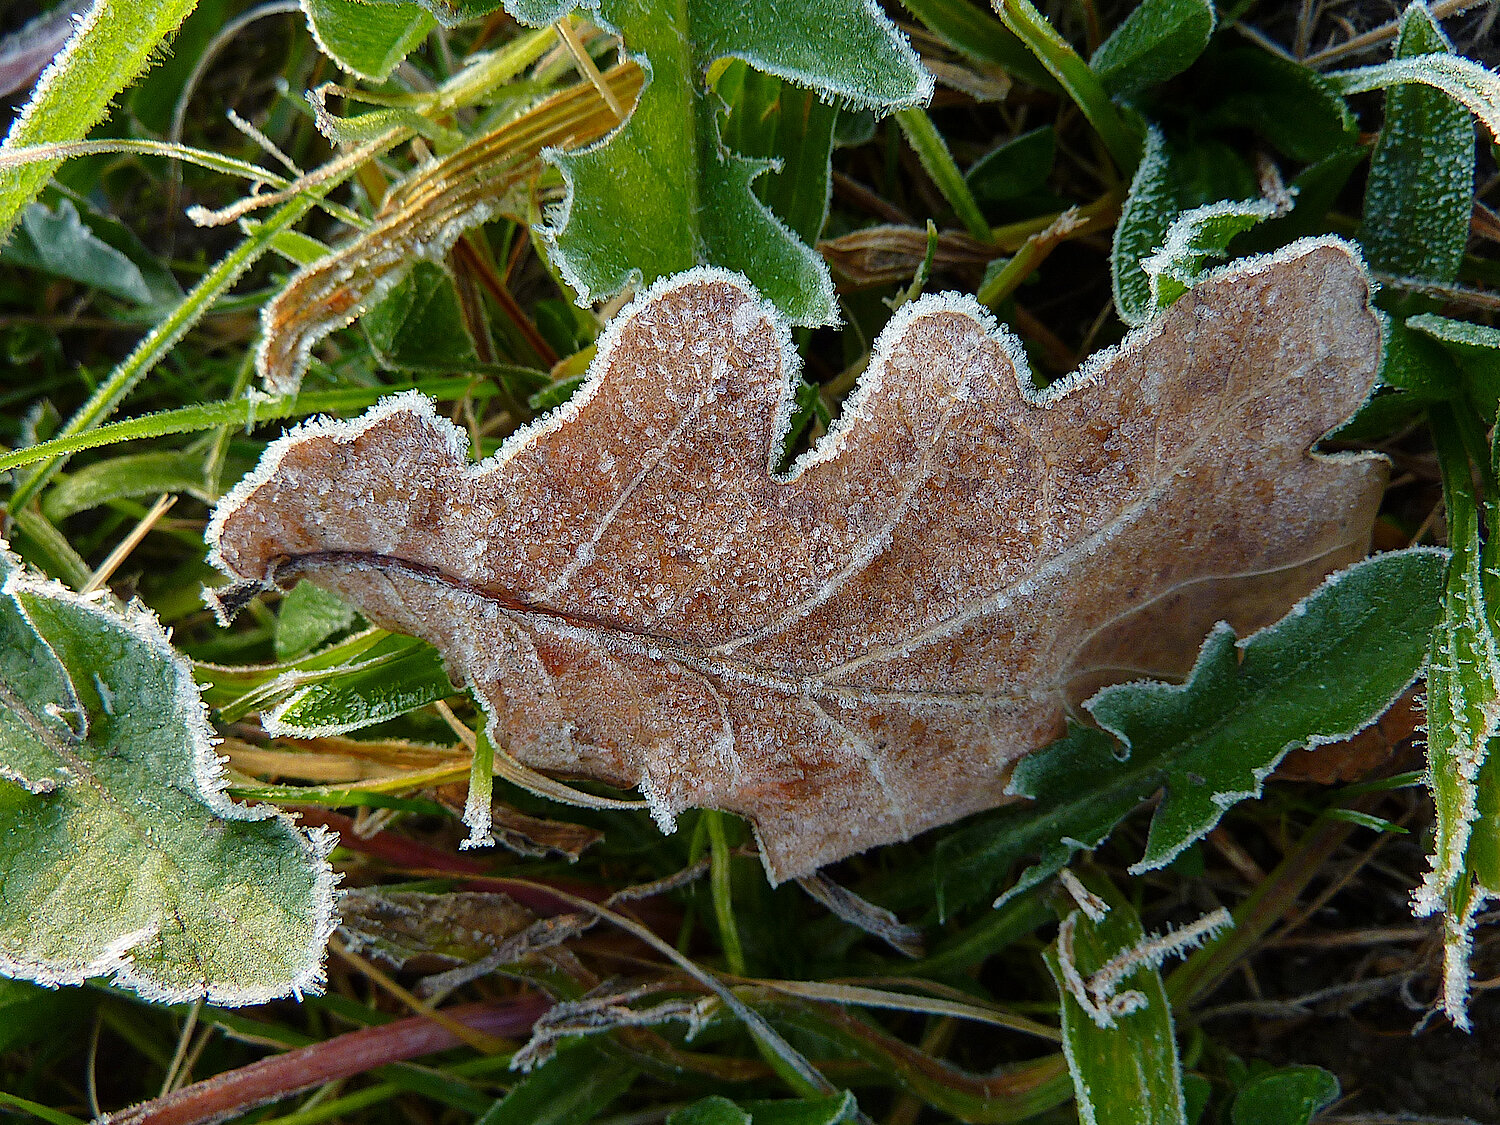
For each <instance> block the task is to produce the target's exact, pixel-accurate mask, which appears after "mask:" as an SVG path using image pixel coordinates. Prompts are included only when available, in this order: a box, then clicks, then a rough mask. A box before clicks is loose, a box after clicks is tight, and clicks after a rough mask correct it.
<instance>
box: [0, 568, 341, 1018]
mask: <svg viewBox="0 0 1500 1125" xmlns="http://www.w3.org/2000/svg"><path fill="white" fill-rule="evenodd" d="M214 741H215V740H214V735H213V731H212V729H211V728H210V727H209V725H208V721H207V719H206V717H205V709H204V706H203V701H202V698H201V697H200V695H199V692H198V687H197V685H196V684H195V683H194V682H193V676H192V670H191V669H190V668H189V666H188V664H187V662H186V661H185V660H184V659H183V658H182V657H181V656H179V655H178V654H177V653H176V652H175V651H174V650H173V648H172V646H171V644H170V642H169V640H168V637H167V634H166V631H165V630H164V629H162V627H161V625H160V624H159V623H158V622H157V620H156V618H155V616H154V615H153V614H151V613H150V612H149V611H148V610H146V609H144V608H143V607H141V606H139V605H131V606H128V607H126V608H125V609H124V610H123V611H122V610H120V609H118V608H116V607H115V605H113V604H112V603H111V602H110V601H108V599H107V598H105V597H102V596H91V597H81V596H79V595H78V594H75V593H73V592H72V591H71V590H68V589H67V588H65V587H63V586H61V585H59V584H58V583H56V582H52V581H50V580H48V579H45V578H41V577H39V576H37V575H35V574H32V573H30V572H28V571H26V570H25V569H24V568H23V567H22V566H21V565H20V561H19V560H18V559H17V558H16V557H15V556H14V555H12V554H11V553H10V552H9V551H8V550H7V549H6V547H5V544H4V542H3V541H0V779H3V780H0V872H3V876H0V889H3V894H0V974H4V975H6V976H13V977H22V978H27V979H30V980H35V981H37V982H39V983H41V984H45V985H59V984H78V983H81V982H82V981H83V980H84V979H85V978H86V977H91V976H103V975H112V976H113V977H114V979H115V981H116V982H117V983H119V984H121V985H124V986H126V987H128V988H132V989H134V990H135V991H136V992H138V993H140V994H141V995H142V996H144V997H145V998H146V999H148V1000H158V1001H166V1002H179V1001H184V1000H192V999H198V998H202V999H207V1000H208V1001H209V1002H211V1003H215V1004H230V1005H233V1004H256V1003H261V1002H264V1001H266V1000H271V999H274V998H276V997H278V996H285V995H288V994H291V993H297V994H300V993H302V992H306V991H317V990H318V989H319V987H320V986H321V984H322V980H323V947H324V945H325V944H326V942H327V940H328V935H329V934H330V933H331V932H332V930H333V926H334V921H335V920H334V917H333V906H334V901H333V899H334V881H335V876H334V873H333V869H332V868H331V867H330V866H329V864H328V860H327V856H328V853H329V851H331V850H332V848H333V844H334V841H335V839H336V837H333V836H331V835H329V834H328V833H327V832H325V831H324V830H322V829H314V830H313V831H311V832H303V831H301V830H299V829H298V828H297V827H296V825H295V824H293V822H292V820H291V818H290V817H288V816H286V815H284V814H282V813H280V812H278V811H277V810H275V809H274V808H272V807H271V806H269V805H242V804H238V803H236V802H234V801H232V800H230V799H229V797H228V796H227V795H226V794H225V792H224V785H225V780H224V768H223V763H222V761H221V759H220V758H219V757H218V755H217V754H215V752H214V748H213V746H214Z"/></svg>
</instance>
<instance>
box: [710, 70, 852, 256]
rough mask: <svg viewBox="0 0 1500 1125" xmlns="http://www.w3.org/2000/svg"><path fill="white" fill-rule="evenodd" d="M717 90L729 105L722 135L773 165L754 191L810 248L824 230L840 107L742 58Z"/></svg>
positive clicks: (744, 151) (739, 149) (732, 144)
mask: <svg viewBox="0 0 1500 1125" xmlns="http://www.w3.org/2000/svg"><path fill="white" fill-rule="evenodd" d="M714 89H715V90H716V91H717V92H718V94H719V96H720V97H722V98H723V99H724V101H725V102H726V103H727V104H728V106H729V114H728V116H727V117H726V118H724V120H723V123H722V125H721V128H720V134H721V136H722V139H723V141H724V143H725V144H726V145H728V146H729V148H730V149H731V150H733V151H734V152H737V153H739V154H740V155H742V156H747V157H750V158H751V159H755V160H769V161H773V162H774V164H775V166H774V167H772V168H771V169H770V170H769V171H767V172H766V173H765V174H764V175H762V176H760V177H758V178H757V179H756V181H755V194H756V196H757V197H758V198H759V199H760V201H761V202H762V203H764V204H765V205H766V206H767V207H769V208H770V209H771V212H772V214H774V215H775V216H776V217H777V218H778V219H780V220H781V221H782V222H783V223H785V224H786V225H787V227H789V228H790V229H791V232H792V233H793V234H795V235H796V236H797V237H798V238H800V239H801V240H802V241H803V242H805V243H807V244H808V245H809V246H811V245H812V244H813V243H815V242H817V240H818V236H819V235H820V234H822V233H823V224H824V223H825V222H826V221H827V219H828V203H829V198H830V193H831V190H832V186H833V174H832V173H833V170H832V167H831V166H830V164H829V157H830V155H831V154H832V152H833V128H834V124H835V122H836V121H837V120H838V116H839V111H838V108H837V107H836V106H834V105H832V104H831V103H829V102H826V101H824V100H823V99H822V98H820V97H818V95H817V94H816V93H815V92H813V91H812V90H808V89H803V88H801V87H798V86H794V85H792V84H791V83H790V82H787V81H784V80H783V79H780V78H774V77H772V76H771V75H769V74H762V73H761V72H760V71H758V70H754V69H752V68H751V67H749V66H748V65H746V64H745V63H743V62H741V61H739V60H738V59H735V60H733V61H732V62H731V63H730V64H729V66H728V67H726V68H725V71H724V73H723V75H722V76H721V77H720V78H719V81H718V82H717V83H716V84H715V86H714Z"/></svg>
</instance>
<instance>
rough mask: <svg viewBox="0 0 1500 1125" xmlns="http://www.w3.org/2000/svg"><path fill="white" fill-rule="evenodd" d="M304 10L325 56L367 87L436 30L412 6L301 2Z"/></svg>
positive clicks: (359, 0)
mask: <svg viewBox="0 0 1500 1125" xmlns="http://www.w3.org/2000/svg"><path fill="white" fill-rule="evenodd" d="M302 7H303V10H304V11H305V12H306V13H307V27H308V30H309V31H311V32H312V36H313V39H314V40H316V41H317V44H318V46H319V47H320V48H321V49H322V51H323V53H324V54H325V55H327V56H328V57H329V58H331V59H332V60H333V61H334V62H336V63H338V64H339V66H341V67H343V68H344V69H345V70H347V71H348V72H349V73H350V74H353V75H355V76H356V77H359V78H363V79H364V80H365V81H367V82H383V81H384V80H385V79H386V78H387V77H389V75H390V73H391V71H393V70H395V69H396V67H397V66H399V65H400V63H401V60H402V59H404V58H406V56H407V54H408V53H410V52H411V50H412V49H413V48H415V47H416V46H417V44H419V43H420V42H422V40H423V39H425V38H426V37H427V33H428V32H429V31H431V30H432V29H433V27H435V26H436V23H435V21H434V20H433V18H432V16H431V15H429V14H428V13H427V12H426V11H424V10H423V9H422V8H420V7H418V6H417V5H416V4H370V3H366V2H365V0H303V5H302Z"/></svg>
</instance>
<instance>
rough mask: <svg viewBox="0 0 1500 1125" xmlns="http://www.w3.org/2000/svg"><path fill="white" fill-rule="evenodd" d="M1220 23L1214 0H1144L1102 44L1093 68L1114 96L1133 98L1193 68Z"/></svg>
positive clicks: (1090, 65) (1091, 63) (1090, 62)
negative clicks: (1133, 95)
mask: <svg viewBox="0 0 1500 1125" xmlns="http://www.w3.org/2000/svg"><path fill="white" fill-rule="evenodd" d="M1217 22H1218V15H1217V13H1216V12H1215V11H1214V6H1213V2H1212V0H1142V3H1141V4H1140V5H1139V6H1138V7H1137V8H1136V9H1135V10H1134V11H1133V12H1131V13H1130V15H1128V16H1126V17H1125V21H1124V22H1123V23H1121V24H1120V26H1119V27H1117V28H1115V30H1114V31H1113V32H1112V33H1111V34H1110V37H1109V38H1108V39H1106V40H1105V41H1104V42H1103V43H1101V44H1100V45H1099V49H1098V50H1097V51H1095V52H1094V55H1093V57H1092V58H1091V59H1089V67H1090V68H1091V69H1092V70H1093V72H1094V73H1095V74H1097V75H1098V76H1099V81H1100V82H1101V83H1103V84H1104V88H1105V90H1107V91H1108V92H1109V95H1110V97H1113V98H1124V97H1129V96H1130V95H1131V94H1137V93H1140V91H1142V90H1144V89H1146V88H1147V87H1148V86H1155V85H1157V84H1159V83H1162V82H1165V81H1166V80H1167V79H1168V78H1172V77H1174V76H1176V75H1178V74H1181V73H1182V72H1183V71H1184V70H1186V69H1187V68H1188V67H1190V66H1192V65H1193V61H1194V60H1195V59H1197V57H1198V56H1199V55H1201V54H1202V53H1203V48H1205V47H1206V46H1208V40H1209V37H1210V36H1211V35H1213V32H1214V25H1215V24H1216V23H1217Z"/></svg>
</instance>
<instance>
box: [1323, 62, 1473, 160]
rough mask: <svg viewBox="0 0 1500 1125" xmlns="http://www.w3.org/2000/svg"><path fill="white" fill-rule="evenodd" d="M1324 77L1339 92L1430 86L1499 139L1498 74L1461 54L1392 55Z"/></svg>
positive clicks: (1348, 92)
mask: <svg viewBox="0 0 1500 1125" xmlns="http://www.w3.org/2000/svg"><path fill="white" fill-rule="evenodd" d="M1325 77H1326V78H1327V79H1328V80H1329V81H1331V82H1332V83H1333V84H1334V88H1335V89H1337V90H1338V91H1339V93H1341V94H1363V93H1367V92H1368V91H1370V90H1387V89H1390V88H1391V87H1392V86H1405V85H1421V86H1431V87H1432V88H1433V89H1434V90H1441V91H1443V93H1445V94H1447V95H1448V96H1449V97H1450V98H1452V99H1453V100H1454V101H1456V102H1458V103H1459V104H1460V105H1462V106H1464V107H1465V108H1466V109H1468V111H1469V112H1470V113H1472V114H1473V115H1474V116H1475V117H1477V118H1479V120H1480V122H1481V123H1482V124H1483V125H1484V127H1485V128H1486V129H1487V130H1489V134H1490V136H1491V137H1493V138H1495V139H1496V140H1500V75H1497V74H1496V73H1495V72H1494V71H1492V70H1487V69H1486V68H1484V67H1482V66H1480V65H1479V64H1478V63H1477V62H1475V61H1474V60H1473V59H1467V58H1464V57H1463V56H1462V55H1453V54H1430V55H1418V56H1417V57H1416V58H1402V59H1392V60H1391V61H1390V62H1384V63H1377V64H1375V65H1374V66H1362V67H1357V68H1355V69H1354V70H1338V71H1334V72H1333V73H1331V74H1328V75H1325Z"/></svg>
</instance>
